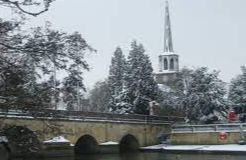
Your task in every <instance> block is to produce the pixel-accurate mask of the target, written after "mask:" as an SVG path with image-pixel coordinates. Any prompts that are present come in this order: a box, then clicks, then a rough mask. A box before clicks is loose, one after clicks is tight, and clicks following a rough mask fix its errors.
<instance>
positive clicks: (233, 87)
mask: <svg viewBox="0 0 246 160" xmlns="http://www.w3.org/2000/svg"><path fill="white" fill-rule="evenodd" d="M241 71H242V74H240V75H238V76H237V77H236V78H234V79H232V81H231V84H230V88H229V97H228V98H229V100H230V101H231V102H232V103H233V104H236V105H240V106H246V67H245V66H242V67H241Z"/></svg>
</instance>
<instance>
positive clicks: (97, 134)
mask: <svg viewBox="0 0 246 160" xmlns="http://www.w3.org/2000/svg"><path fill="white" fill-rule="evenodd" d="M0 124H2V125H1V127H3V126H6V125H7V126H11V125H16V126H24V127H26V128H28V129H30V130H32V131H34V132H35V133H36V134H37V135H38V137H39V139H40V141H41V142H42V141H44V140H48V139H51V138H53V137H55V136H60V135H62V136H64V137H65V138H66V139H68V140H70V141H71V142H72V143H73V144H75V143H76V142H77V141H78V139H79V138H80V137H81V136H83V135H91V136H93V137H94V138H95V139H96V140H97V142H98V143H103V142H107V141H115V142H120V140H121V139H122V138H123V137H124V136H125V135H127V134H131V135H133V136H134V137H136V139H137V140H138V141H139V144H140V146H147V145H154V144H158V143H159V141H158V136H159V135H161V134H163V133H170V132H171V128H170V125H169V124H168V123H166V124H164V123H143V122H136V123H134V122H129V123H127V122H120V121H119V122H117V121H115V122H113V121H81V120H52V119H50V120H48V119H33V118H6V117H5V118H2V119H0Z"/></svg>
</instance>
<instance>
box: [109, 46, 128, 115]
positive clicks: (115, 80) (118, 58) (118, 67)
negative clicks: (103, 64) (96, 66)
mask: <svg viewBox="0 0 246 160" xmlns="http://www.w3.org/2000/svg"><path fill="white" fill-rule="evenodd" d="M125 69H126V59H125V56H124V55H123V53H122V50H121V48H119V47H117V48H116V50H115V52H114V55H113V57H112V59H111V65H110V68H109V76H108V86H109V90H110V94H111V100H110V104H109V105H110V111H114V110H115V109H116V108H115V106H116V103H118V102H119V101H121V100H120V99H119V95H120V94H121V92H122V89H123V85H124V74H125Z"/></svg>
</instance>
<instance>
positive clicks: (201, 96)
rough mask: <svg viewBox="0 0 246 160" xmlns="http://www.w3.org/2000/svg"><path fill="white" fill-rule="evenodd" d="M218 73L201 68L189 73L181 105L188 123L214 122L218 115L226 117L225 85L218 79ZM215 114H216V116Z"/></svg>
mask: <svg viewBox="0 0 246 160" xmlns="http://www.w3.org/2000/svg"><path fill="white" fill-rule="evenodd" d="M218 75H219V72H217V71H213V72H211V73H209V72H208V68H206V67H201V68H198V69H196V70H193V71H191V72H190V75H189V76H190V77H189V78H187V79H186V80H187V81H186V84H185V90H184V94H185V96H184V100H183V105H184V108H185V109H186V114H187V118H188V119H189V120H190V121H194V122H198V121H202V122H205V123H209V121H210V120H211V121H213V118H214V120H216V119H217V118H218V114H219V115H221V116H226V114H225V111H226V101H225V94H226V89H225V83H224V82H223V81H222V80H220V79H219V78H218ZM216 113H217V114H216Z"/></svg>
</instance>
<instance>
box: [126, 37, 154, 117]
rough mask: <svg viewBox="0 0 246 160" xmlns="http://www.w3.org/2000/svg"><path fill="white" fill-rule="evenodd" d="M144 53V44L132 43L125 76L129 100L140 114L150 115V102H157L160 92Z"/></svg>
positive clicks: (135, 111) (134, 110) (133, 109)
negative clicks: (158, 92)
mask: <svg viewBox="0 0 246 160" xmlns="http://www.w3.org/2000/svg"><path fill="white" fill-rule="evenodd" d="M144 52H145V50H144V48H143V45H142V44H139V45H138V44H137V42H136V41H133V42H132V44H131V50H130V53H129V56H128V61H127V70H126V74H125V76H124V80H125V86H126V91H125V92H127V97H128V98H127V99H128V101H129V104H131V105H132V106H133V108H132V111H133V112H134V113H138V114H148V112H149V109H148V108H149V102H150V101H153V100H156V98H157V91H158V86H157V84H156V82H155V81H154V78H153V69H152V66H151V62H150V60H149V57H148V56H147V55H146V54H144Z"/></svg>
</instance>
